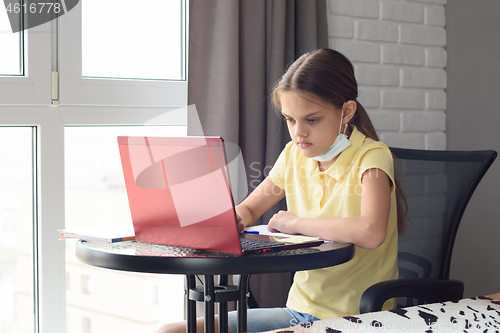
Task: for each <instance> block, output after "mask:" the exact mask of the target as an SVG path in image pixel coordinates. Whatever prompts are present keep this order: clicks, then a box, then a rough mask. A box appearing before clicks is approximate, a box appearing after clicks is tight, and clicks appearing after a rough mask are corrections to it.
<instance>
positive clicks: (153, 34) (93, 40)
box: [82, 0, 184, 80]
mask: <svg viewBox="0 0 500 333" xmlns="http://www.w3.org/2000/svg"><path fill="white" fill-rule="evenodd" d="M82 6H83V7H82V74H83V76H87V77H101V78H103V77H106V78H129V79H134V78H135V79H161V80H183V79H184V64H183V57H184V27H183V25H184V14H183V12H184V0H141V1H135V0H105V1H103V0H85V1H84V2H83V4H82Z"/></svg>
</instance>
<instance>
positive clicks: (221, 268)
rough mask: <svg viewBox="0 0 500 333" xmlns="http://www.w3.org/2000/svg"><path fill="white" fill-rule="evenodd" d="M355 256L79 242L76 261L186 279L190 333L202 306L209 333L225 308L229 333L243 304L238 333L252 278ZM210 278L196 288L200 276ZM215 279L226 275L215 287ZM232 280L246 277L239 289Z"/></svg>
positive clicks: (223, 325) (350, 250) (331, 248)
mask: <svg viewBox="0 0 500 333" xmlns="http://www.w3.org/2000/svg"><path fill="white" fill-rule="evenodd" d="M353 256H354V246H353V245H352V244H344V243H326V244H323V245H321V246H318V247H313V248H306V249H297V250H288V251H281V252H277V253H272V254H261V255H254V256H234V255H224V254H220V253H208V252H202V251H196V250H190V249H180V248H174V247H169V246H161V245H153V244H145V243H138V242H135V241H129V242H119V243H113V244H100V243H94V242H87V241H84V240H79V241H78V242H77V244H76V257H77V258H78V259H79V260H80V261H81V262H83V263H86V264H89V265H92V266H96V267H102V268H108V269H116V270H122V271H131V272H142V273H159V274H183V275H186V282H187V293H186V298H187V306H188V308H187V332H189V333H191V332H196V302H197V301H203V302H204V303H205V333H213V332H214V317H215V315H214V303H219V310H220V311H219V332H222V333H225V332H227V302H228V301H238V333H240V332H244V331H246V293H247V282H248V276H249V275H250V274H260V273H279V272H294V271H302V270H310V269H318V268H324V267H329V266H335V265H340V264H343V263H345V262H347V261H349V260H351V259H352V257H353ZM196 275H205V283H204V286H203V287H202V288H201V289H200V287H196V283H195V276H196ZM214 275H220V277H219V284H218V285H215V284H214ZM228 275H241V278H240V281H239V283H238V286H234V285H228V283H227V281H228V278H227V276H228Z"/></svg>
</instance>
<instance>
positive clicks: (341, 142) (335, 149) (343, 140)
mask: <svg viewBox="0 0 500 333" xmlns="http://www.w3.org/2000/svg"><path fill="white" fill-rule="evenodd" d="M344 106H345V103H344V105H342V116H341V118H340V128H339V135H337V138H336V139H335V142H333V145H331V147H330V148H328V149H327V151H325V152H324V153H323V154H321V155H319V156H316V157H313V160H316V161H318V162H328V161H331V160H333V159H334V158H335V156H337V155H338V154H340V153H341V152H343V151H344V150H345V149H346V148H347V147H349V146H350V145H351V142H350V141H349V139H348V138H347V135H345V131H346V129H347V124H345V127H344V133H340V131H341V130H342V119H343V118H344Z"/></svg>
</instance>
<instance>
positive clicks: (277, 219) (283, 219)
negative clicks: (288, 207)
mask: <svg viewBox="0 0 500 333" xmlns="http://www.w3.org/2000/svg"><path fill="white" fill-rule="evenodd" d="M298 220H299V217H298V216H297V215H295V214H294V213H292V212H289V211H284V210H280V211H279V212H278V213H276V214H274V215H273V217H272V218H271V219H270V220H269V223H268V225H267V230H269V231H271V232H282V233H285V234H291V235H295V234H297V233H298V232H297V230H296V223H297V221H298Z"/></svg>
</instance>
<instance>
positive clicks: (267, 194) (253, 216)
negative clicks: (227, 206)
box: [236, 177, 285, 231]
mask: <svg viewBox="0 0 500 333" xmlns="http://www.w3.org/2000/svg"><path fill="white" fill-rule="evenodd" d="M284 197H285V191H284V190H282V189H281V188H279V187H278V186H276V185H275V184H274V183H273V181H272V180H271V179H270V178H269V177H266V179H264V180H263V181H262V182H261V183H260V184H259V186H257V188H255V190H253V192H252V193H250V195H249V196H248V197H247V198H246V199H245V200H243V202H242V203H240V204H239V205H237V206H236V217H237V219H238V229H239V230H240V231H242V230H243V229H245V228H246V227H249V226H251V225H252V224H253V223H254V222H255V220H257V219H258V218H259V217H261V216H262V214H264V213H265V212H266V211H267V210H268V209H270V208H271V207H272V206H274V205H275V204H276V203H278V201H280V200H281V199H283V198H284Z"/></svg>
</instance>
